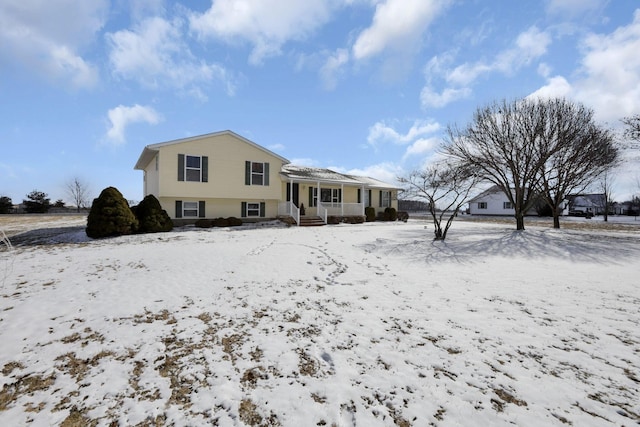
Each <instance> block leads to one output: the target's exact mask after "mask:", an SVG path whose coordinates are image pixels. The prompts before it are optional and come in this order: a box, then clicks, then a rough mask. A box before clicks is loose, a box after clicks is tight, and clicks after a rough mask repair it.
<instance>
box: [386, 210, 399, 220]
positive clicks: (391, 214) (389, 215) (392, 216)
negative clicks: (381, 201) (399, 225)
mask: <svg viewBox="0 0 640 427" xmlns="http://www.w3.org/2000/svg"><path fill="white" fill-rule="evenodd" d="M397 219H398V212H397V211H396V209H395V208H386V209H385V210H384V220H385V221H395V220H397Z"/></svg>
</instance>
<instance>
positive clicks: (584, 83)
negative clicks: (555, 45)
mask: <svg viewBox="0 0 640 427" xmlns="http://www.w3.org/2000/svg"><path fill="white" fill-rule="evenodd" d="M582 52H583V57H582V60H581V66H580V68H579V69H578V70H577V72H575V73H573V76H572V78H571V80H569V79H568V78H566V77H564V76H559V75H557V76H554V77H550V78H547V84H545V85H544V86H543V87H541V88H540V89H538V90H536V91H535V92H533V93H532V94H531V95H529V97H556V96H557V97H570V98H572V99H575V100H576V101H579V102H581V103H583V104H585V105H587V106H589V107H591V108H593V110H594V112H595V114H596V118H597V119H598V120H601V121H610V122H612V124H616V123H618V120H619V119H620V118H622V117H625V116H629V115H633V114H637V113H638V111H640V55H638V52H640V10H637V11H636V12H635V14H634V19H633V22H632V23H630V24H629V25H627V26H622V27H619V28H617V29H616V30H615V31H613V32H612V33H611V34H604V35H602V34H600V35H598V34H590V35H588V36H587V37H585V39H584V40H583V42H582ZM539 72H540V74H542V75H543V76H545V77H547V76H546V75H545V74H546V73H548V72H549V70H548V69H546V68H544V67H542V68H540V69H539Z"/></svg>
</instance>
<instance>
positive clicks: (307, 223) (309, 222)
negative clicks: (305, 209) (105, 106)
mask: <svg viewBox="0 0 640 427" xmlns="http://www.w3.org/2000/svg"><path fill="white" fill-rule="evenodd" d="M321 225H325V223H324V221H323V220H322V218H320V217H319V216H301V217H300V227H317V226H321Z"/></svg>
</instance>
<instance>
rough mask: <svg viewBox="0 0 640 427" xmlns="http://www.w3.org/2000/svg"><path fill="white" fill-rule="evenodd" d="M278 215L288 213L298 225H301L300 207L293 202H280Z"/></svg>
mask: <svg viewBox="0 0 640 427" xmlns="http://www.w3.org/2000/svg"><path fill="white" fill-rule="evenodd" d="M278 215H288V216H290V217H292V218H293V219H294V220H295V221H296V225H300V208H298V207H296V205H294V204H293V202H280V203H278Z"/></svg>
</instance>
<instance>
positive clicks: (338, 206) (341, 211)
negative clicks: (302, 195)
mask: <svg viewBox="0 0 640 427" xmlns="http://www.w3.org/2000/svg"><path fill="white" fill-rule="evenodd" d="M323 206H324V207H325V209H326V210H327V213H328V214H329V215H335V216H354V215H364V206H363V204H362V203H334V204H332V205H323Z"/></svg>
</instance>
